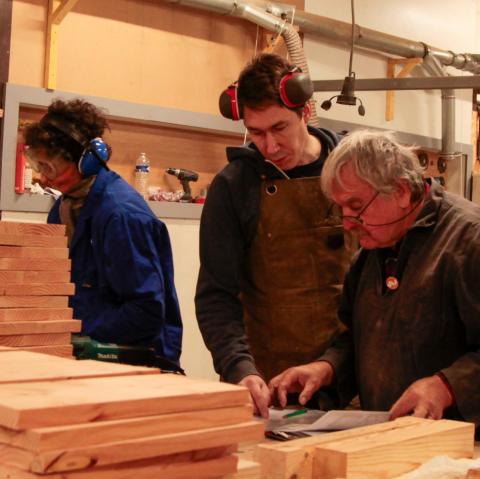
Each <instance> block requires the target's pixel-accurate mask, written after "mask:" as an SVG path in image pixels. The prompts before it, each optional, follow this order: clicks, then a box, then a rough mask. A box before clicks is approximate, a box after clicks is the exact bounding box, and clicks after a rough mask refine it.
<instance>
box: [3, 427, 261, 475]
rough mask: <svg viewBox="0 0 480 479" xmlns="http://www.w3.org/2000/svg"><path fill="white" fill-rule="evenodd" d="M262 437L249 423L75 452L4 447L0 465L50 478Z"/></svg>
mask: <svg viewBox="0 0 480 479" xmlns="http://www.w3.org/2000/svg"><path fill="white" fill-rule="evenodd" d="M263 433H264V426H263V424H262V423H261V422H259V421H249V422H245V423H240V424H233V425H230V426H222V427H214V428H209V429H198V430H196V431H185V432H181V433H176V434H166V435H161V436H158V435H157V436H150V437H141V438H138V439H130V440H126V441H115V442H109V443H106V444H96V445H94V446H86V447H82V448H75V449H73V448H71V447H70V445H69V444H65V445H64V446H63V447H62V448H61V449H58V450H56V451H46V452H40V453H32V452H30V451H26V450H24V449H19V448H15V447H11V446H5V447H3V448H1V449H0V463H2V464H8V465H10V466H14V467H17V468H19V469H22V470H26V471H31V472H37V473H40V474H51V473H53V472H65V471H74V470H79V469H82V470H86V469H90V468H93V467H102V466H107V465H112V464H118V463H122V462H130V461H137V460H140V459H151V458H155V457H158V456H165V455H171V454H176V453H181V452H188V451H192V450H195V449H197V448H198V447H199V446H200V445H201V448H202V449H205V448H216V447H220V446H230V445H231V444H238V443H239V442H243V441H252V440H260V439H261V438H263Z"/></svg>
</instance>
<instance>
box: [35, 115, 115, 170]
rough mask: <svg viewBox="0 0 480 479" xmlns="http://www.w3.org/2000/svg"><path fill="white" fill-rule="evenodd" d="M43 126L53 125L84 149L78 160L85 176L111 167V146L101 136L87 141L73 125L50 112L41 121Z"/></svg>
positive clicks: (52, 126) (79, 167)
mask: <svg viewBox="0 0 480 479" xmlns="http://www.w3.org/2000/svg"><path fill="white" fill-rule="evenodd" d="M40 124H41V126H43V127H45V126H46V127H47V128H48V127H51V128H54V129H55V130H58V131H59V132H61V133H63V134H64V135H66V136H67V137H68V138H70V139H71V140H73V141H74V142H75V143H77V144H78V145H79V146H81V148H82V149H83V152H82V154H81V156H80V159H79V161H78V171H80V173H82V175H84V176H92V175H96V174H97V173H98V172H99V171H100V170H101V169H102V168H105V169H107V170H108V169H109V168H108V166H107V161H108V159H109V157H110V153H109V148H108V146H107V144H106V143H105V142H104V141H103V140H102V139H101V138H94V139H93V140H89V141H85V139H84V138H82V135H81V134H80V133H79V132H78V131H77V130H76V129H75V128H74V127H73V125H70V124H68V123H67V122H65V121H63V120H61V119H60V118H56V117H54V116H49V115H48V114H47V115H46V116H44V117H43V118H42V120H41V121H40Z"/></svg>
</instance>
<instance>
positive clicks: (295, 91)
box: [218, 67, 313, 121]
mask: <svg viewBox="0 0 480 479" xmlns="http://www.w3.org/2000/svg"><path fill="white" fill-rule="evenodd" d="M237 89H238V83H237V82H235V83H232V84H231V85H230V86H229V87H228V88H227V89H226V90H224V91H223V92H222V94H221V95H220V98H219V101H218V106H219V108H220V113H221V114H222V116H224V117H225V118H229V119H230V120H235V121H237V120H240V119H241V118H242V114H241V109H240V105H239V103H238V95H237ZM279 95H280V99H281V100H282V103H283V104H284V105H285V106H286V107H287V108H298V107H301V106H303V105H305V103H306V102H307V101H308V100H310V98H311V97H312V95H313V83H312V81H311V80H310V77H309V76H308V75H307V74H306V73H302V72H301V71H300V70H299V69H298V67H295V68H294V69H293V70H291V71H289V72H288V73H287V74H285V75H284V76H283V77H282V78H281V80H280V83H279Z"/></svg>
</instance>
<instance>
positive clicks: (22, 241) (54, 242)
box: [0, 234, 68, 248]
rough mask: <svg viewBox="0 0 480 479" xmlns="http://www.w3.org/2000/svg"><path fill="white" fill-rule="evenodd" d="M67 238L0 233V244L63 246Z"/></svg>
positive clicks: (65, 244)
mask: <svg viewBox="0 0 480 479" xmlns="http://www.w3.org/2000/svg"><path fill="white" fill-rule="evenodd" d="M67 241H68V238H67V237H66V236H38V235H29V234H25V235H12V234H0V245H6V246H40V247H41V246H43V247H45V248H65V247H66V246H67Z"/></svg>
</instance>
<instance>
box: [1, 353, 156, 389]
mask: <svg viewBox="0 0 480 479" xmlns="http://www.w3.org/2000/svg"><path fill="white" fill-rule="evenodd" d="M159 372H160V371H159V369H156V368H147V367H142V366H131V365H128V364H115V363H108V362H104V361H93V360H89V359H86V360H83V361H77V360H75V359H66V358H59V357H55V356H50V355H48V354H40V353H35V352H28V351H10V352H3V353H2V354H0V384H7V383H21V382H36V381H46V380H48V381H58V380H62V379H78V378H89V377H103V376H126V375H136V374H158V373H159Z"/></svg>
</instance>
